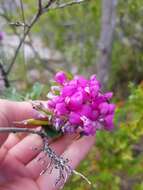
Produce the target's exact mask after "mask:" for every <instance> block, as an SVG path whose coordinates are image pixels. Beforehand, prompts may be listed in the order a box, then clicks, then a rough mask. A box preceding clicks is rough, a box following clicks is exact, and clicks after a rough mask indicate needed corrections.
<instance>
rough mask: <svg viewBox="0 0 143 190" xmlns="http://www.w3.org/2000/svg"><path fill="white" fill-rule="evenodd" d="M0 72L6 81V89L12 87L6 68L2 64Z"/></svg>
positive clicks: (0, 64)
mask: <svg viewBox="0 0 143 190" xmlns="http://www.w3.org/2000/svg"><path fill="white" fill-rule="evenodd" d="M0 70H1V75H2V80H3V81H4V85H5V87H6V88H8V87H10V82H9V80H8V76H7V73H6V71H5V69H4V66H3V64H2V63H1V62H0Z"/></svg>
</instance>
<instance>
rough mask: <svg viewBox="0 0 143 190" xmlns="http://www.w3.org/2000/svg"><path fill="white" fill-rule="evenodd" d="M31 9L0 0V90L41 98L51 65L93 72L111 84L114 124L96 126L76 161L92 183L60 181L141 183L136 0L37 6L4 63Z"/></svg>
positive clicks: (126, 188) (107, 185)
mask: <svg viewBox="0 0 143 190" xmlns="http://www.w3.org/2000/svg"><path fill="white" fill-rule="evenodd" d="M46 2H47V1H46V0H45V1H43V4H44V5H45V4H46ZM67 2H68V1H59V4H60V3H61V4H63V3H67ZM59 4H58V6H59ZM56 5H57V4H56ZM22 10H23V11H22ZM36 11H37V0H31V1H28V0H23V1H22V0H0V96H1V97H2V98H8V99H12V100H19V101H20V100H29V99H34V100H35V99H38V98H43V99H45V97H46V93H47V92H48V89H49V80H50V78H51V77H52V76H53V74H54V73H55V72H56V71H58V70H61V69H63V70H66V71H67V72H71V73H73V74H77V73H78V74H83V75H85V76H87V77H88V76H89V75H91V74H93V73H97V75H98V76H99V79H100V80H101V79H102V78H103V81H102V80H101V82H103V86H104V89H108V90H111V91H113V92H114V102H115V103H116V105H117V110H116V117H115V124H116V127H115V130H114V131H113V132H112V133H107V132H99V133H97V136H96V147H93V149H92V151H91V152H90V154H89V155H88V157H87V159H86V160H85V161H83V162H82V163H81V165H80V166H79V168H78V169H79V170H80V171H81V172H83V173H84V174H85V175H86V176H88V177H89V179H90V180H91V181H92V184H93V186H92V187H90V186H88V185H86V184H85V183H84V182H83V181H82V180H81V179H79V178H78V177H77V176H73V177H72V179H71V180H70V181H69V183H68V184H67V185H66V187H65V188H64V189H65V190H72V189H75V190H92V189H93V190H94V189H98V190H108V189H111V190H120V189H121V190H143V180H142V179H143V81H142V80H143V35H142V34H143V1H142V0H126V1H125V0H120V1H119V0H102V1H100V0H96V1H94V0H93V1H88V0H87V1H86V2H84V3H81V4H77V5H72V6H67V7H65V8H64V9H61V8H59V9H55V10H54V9H53V10H50V11H48V12H47V13H44V14H43V15H42V16H41V18H40V19H39V20H38V21H37V23H36V24H35V25H34V26H33V27H32V30H31V32H30V33H29V35H28V36H27V37H26V39H25V42H24V43H23V45H22V47H21V49H20V52H19V53H18V56H17V57H16V60H15V61H14V64H13V65H12V67H11V69H9V68H10V66H11V63H12V60H13V58H14V54H15V51H16V49H17V46H18V43H19V41H20V40H21V38H22V37H23V35H24V32H25V31H26V26H25V27H24V26H23V25H22V24H23V23H24V24H25V25H26V24H27V25H28V24H29V23H30V20H31V18H32V17H33V15H34V14H35V12H36ZM18 25H20V26H18ZM8 71H9V72H8ZM104 78H105V80H104Z"/></svg>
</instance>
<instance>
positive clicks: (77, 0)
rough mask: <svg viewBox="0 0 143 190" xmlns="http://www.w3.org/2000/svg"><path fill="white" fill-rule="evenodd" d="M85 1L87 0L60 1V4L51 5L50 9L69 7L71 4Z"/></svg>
mask: <svg viewBox="0 0 143 190" xmlns="http://www.w3.org/2000/svg"><path fill="white" fill-rule="evenodd" d="M86 1H87V0H73V1H70V2H67V3H61V4H58V5H55V6H53V7H51V8H50V10H53V9H63V8H65V7H70V6H72V5H76V4H80V3H84V2H86ZM45 11H46V10H45Z"/></svg>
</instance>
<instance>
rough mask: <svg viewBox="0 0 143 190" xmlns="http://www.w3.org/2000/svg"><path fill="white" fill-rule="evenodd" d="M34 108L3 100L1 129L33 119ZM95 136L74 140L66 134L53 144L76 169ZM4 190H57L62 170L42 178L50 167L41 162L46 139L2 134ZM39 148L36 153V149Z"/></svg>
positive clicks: (0, 172) (0, 170)
mask: <svg viewBox="0 0 143 190" xmlns="http://www.w3.org/2000/svg"><path fill="white" fill-rule="evenodd" d="M33 114H34V113H33V109H32V106H31V105H30V104H29V103H27V102H11V101H7V100H0V127H11V126H12V123H13V121H21V120H24V119H28V118H31V117H32V116H33ZM94 139H95V137H91V136H90V137H83V138H82V139H80V140H77V141H73V137H72V136H71V135H65V136H63V137H62V138H60V139H58V140H57V141H55V142H53V143H51V147H52V148H53V149H54V150H55V151H56V153H57V154H58V155H63V156H64V157H65V158H68V159H69V165H70V166H71V167H72V168H75V167H76V166H77V165H78V164H79V163H80V161H81V160H82V159H83V158H84V157H85V155H86V154H87V153H88V151H89V150H90V148H91V146H92V145H93V143H94ZM0 147H1V148H0V190H25V189H27V190H57V189H59V186H58V185H57V186H55V180H56V179H57V176H58V175H59V174H58V170H53V171H52V173H51V174H49V173H48V172H46V173H44V174H43V175H40V173H41V171H42V170H43V169H44V168H43V167H46V166H47V165H48V162H49V161H50V160H48V158H46V160H47V161H46V163H44V164H42V163H41V161H38V158H40V157H41V156H42V155H43V153H41V152H40V147H42V139H41V138H40V136H38V135H35V134H34V135H33V134H30V135H27V136H20V135H19V136H18V135H17V134H10V135H8V134H0ZM36 147H37V148H38V149H37V150H32V148H36Z"/></svg>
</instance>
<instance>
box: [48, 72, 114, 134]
mask: <svg viewBox="0 0 143 190" xmlns="http://www.w3.org/2000/svg"><path fill="white" fill-rule="evenodd" d="M54 80H55V82H56V86H52V87H51V92H50V93H49V94H48V98H49V100H48V109H49V110H50V111H51V113H52V123H53V125H54V127H55V128H56V130H58V131H62V132H63V133H76V132H77V133H80V134H82V135H94V134H95V133H96V130H99V129H101V128H103V127H104V129H106V130H112V129H113V127H114V124H113V118H114V110H115V105H114V104H111V103H109V100H110V99H111V98H112V92H107V93H104V94H103V93H101V85H100V83H99V81H98V80H97V78H96V76H95V75H92V76H91V77H90V79H89V80H87V79H85V78H84V77H83V76H75V77H73V79H71V80H70V79H68V76H67V75H66V74H65V73H64V72H62V71H60V72H58V73H57V74H56V75H55V78H54Z"/></svg>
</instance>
